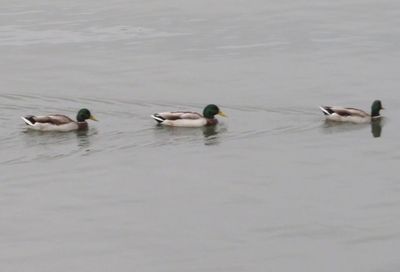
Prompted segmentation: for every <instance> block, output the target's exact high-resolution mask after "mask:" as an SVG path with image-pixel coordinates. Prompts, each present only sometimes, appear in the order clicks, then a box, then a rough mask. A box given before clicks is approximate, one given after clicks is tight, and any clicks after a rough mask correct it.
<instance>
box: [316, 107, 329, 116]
mask: <svg viewBox="0 0 400 272" xmlns="http://www.w3.org/2000/svg"><path fill="white" fill-rule="evenodd" d="M319 108H320V109H321V110H322V112H323V113H325V114H326V115H331V114H330V113H329V111H327V110H326V109H325V108H324V107H321V106H320V107H319Z"/></svg>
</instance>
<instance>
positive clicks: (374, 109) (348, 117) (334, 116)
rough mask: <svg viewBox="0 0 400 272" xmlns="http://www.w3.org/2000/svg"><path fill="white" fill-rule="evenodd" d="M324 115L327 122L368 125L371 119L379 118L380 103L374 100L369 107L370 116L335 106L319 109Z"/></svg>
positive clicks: (355, 110) (352, 109) (360, 111)
mask: <svg viewBox="0 0 400 272" xmlns="http://www.w3.org/2000/svg"><path fill="white" fill-rule="evenodd" d="M319 108H320V109H321V110H322V112H323V113H324V114H325V116H326V119H327V120H331V121H338V122H352V123H368V122H371V121H372V120H373V119H376V118H379V117H381V115H380V110H383V109H384V108H383V107H382V102H381V101H380V100H375V101H374V102H373V103H372V106H371V114H368V113H366V112H365V111H363V110H360V109H355V108H345V107H336V106H333V107H332V106H323V107H319Z"/></svg>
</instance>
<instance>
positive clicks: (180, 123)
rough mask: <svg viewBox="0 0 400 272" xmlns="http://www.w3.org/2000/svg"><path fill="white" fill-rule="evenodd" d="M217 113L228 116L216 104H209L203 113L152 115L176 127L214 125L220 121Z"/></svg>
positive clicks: (161, 113)
mask: <svg viewBox="0 0 400 272" xmlns="http://www.w3.org/2000/svg"><path fill="white" fill-rule="evenodd" d="M215 115H221V116H224V117H226V115H225V113H223V112H222V111H220V109H219V108H218V106H216V105H214V104H210V105H207V106H206V107H205V108H204V110H203V115H201V114H200V113H197V112H189V111H174V112H160V113H155V114H153V115H151V117H152V118H153V119H154V120H156V121H157V122H158V123H159V124H161V125H165V126H174V127H204V126H212V125H216V124H217V123H218V119H216V118H215Z"/></svg>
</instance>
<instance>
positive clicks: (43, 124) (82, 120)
mask: <svg viewBox="0 0 400 272" xmlns="http://www.w3.org/2000/svg"><path fill="white" fill-rule="evenodd" d="M21 118H22V120H24V122H25V123H26V124H27V125H28V128H30V129H34V130H40V131H63V132H66V131H72V130H85V129H87V128H88V123H87V122H86V120H88V119H90V120H93V121H97V119H96V118H95V117H94V116H93V115H92V114H91V113H90V111H89V110H88V109H81V110H79V112H78V114H77V115H76V120H77V121H74V120H72V119H71V118H69V117H68V116H65V115H61V114H52V115H48V116H34V115H29V116H25V117H21Z"/></svg>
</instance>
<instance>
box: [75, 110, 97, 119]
mask: <svg viewBox="0 0 400 272" xmlns="http://www.w3.org/2000/svg"><path fill="white" fill-rule="evenodd" d="M87 119H90V120H93V121H97V119H96V118H94V116H93V115H92V114H91V113H90V111H89V110H88V109H81V110H79V111H78V114H77V115H76V120H77V121H78V122H84V121H86V120H87Z"/></svg>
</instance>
